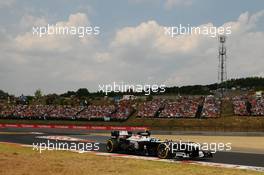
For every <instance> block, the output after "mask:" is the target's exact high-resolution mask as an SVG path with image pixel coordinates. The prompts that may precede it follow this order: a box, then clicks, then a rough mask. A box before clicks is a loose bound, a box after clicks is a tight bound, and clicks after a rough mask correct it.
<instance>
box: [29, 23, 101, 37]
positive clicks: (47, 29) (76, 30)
mask: <svg viewBox="0 0 264 175" xmlns="http://www.w3.org/2000/svg"><path fill="white" fill-rule="evenodd" d="M32 34H33V35H34V36H38V37H44V36H48V35H72V36H77V37H79V38H83V37H85V36H91V35H99V34H100V27H99V26H59V25H50V24H48V25H47V26H33V27H32Z"/></svg>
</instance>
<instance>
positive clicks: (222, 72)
mask: <svg viewBox="0 0 264 175" xmlns="http://www.w3.org/2000/svg"><path fill="white" fill-rule="evenodd" d="M225 43H226V36H224V35H221V36H219V44H220V46H219V49H218V59H219V65H218V83H219V85H220V86H219V88H220V89H221V98H222V97H223V96H224V82H225V81H226V80H227V73H226V46H225Z"/></svg>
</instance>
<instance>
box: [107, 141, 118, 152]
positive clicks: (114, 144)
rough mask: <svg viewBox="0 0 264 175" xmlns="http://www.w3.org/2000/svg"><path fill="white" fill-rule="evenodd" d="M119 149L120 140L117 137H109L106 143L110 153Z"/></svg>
mask: <svg viewBox="0 0 264 175" xmlns="http://www.w3.org/2000/svg"><path fill="white" fill-rule="evenodd" d="M117 149H118V142H117V140H116V139H109V140H107V143H106V150H107V152H109V153H113V152H116V151H117Z"/></svg>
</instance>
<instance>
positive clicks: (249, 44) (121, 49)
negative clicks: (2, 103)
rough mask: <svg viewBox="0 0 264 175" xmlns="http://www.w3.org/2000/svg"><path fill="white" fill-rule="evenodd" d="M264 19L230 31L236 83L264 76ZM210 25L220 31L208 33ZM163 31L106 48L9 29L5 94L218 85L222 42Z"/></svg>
mask: <svg viewBox="0 0 264 175" xmlns="http://www.w3.org/2000/svg"><path fill="white" fill-rule="evenodd" d="M25 19H28V21H29V23H28V26H30V25H33V24H35V23H45V22H46V21H48V20H47V19H45V18H36V17H32V16H27V17H23V20H24V21H27V20H25ZM263 19H264V13H263V11H260V12H258V13H255V14H249V13H248V12H245V13H243V14H241V15H240V16H239V17H238V19H237V20H235V21H229V22H226V23H225V24H223V26H228V25H231V26H232V35H231V36H229V37H228V38H227V49H228V50H227V51H228V52H227V53H228V76H229V77H242V76H252V75H263V69H264V67H263V65H264V59H263V56H264V50H263V45H264V31H263V30H259V29H258V26H259V24H260V23H261V21H262V20H263ZM90 23H91V22H90V21H89V18H88V17H87V16H86V15H85V14H82V13H76V14H72V15H70V16H69V18H68V20H66V21H58V22H56V23H55V24H59V25H76V26H77V25H84V24H90ZM29 24H30V25H29ZM205 25H206V26H213V24H212V23H208V24H201V25H200V26H205ZM163 27H164V26H162V25H160V24H159V23H158V22H156V21H153V20H152V21H145V22H142V23H140V24H139V25H137V26H130V27H124V28H120V29H119V30H117V32H116V33H115V35H114V36H113V38H112V39H110V42H109V43H103V44H102V43H100V40H99V38H94V37H92V38H87V39H84V40H82V39H79V38H78V37H70V36H65V37H55V36H46V37H43V38H38V37H36V38H35V37H33V36H32V34H31V32H26V33H20V34H18V35H17V36H10V35H8V33H7V32H6V31H5V30H4V29H1V30H0V46H1V47H0V53H1V55H0V77H1V81H2V83H1V88H3V89H4V90H7V91H9V92H13V93H15V92H16V93H17V94H19V93H22V92H25V93H33V92H34V90H35V89H37V88H39V87H41V88H42V89H43V90H44V91H45V92H64V91H65V90H68V89H77V88H79V87H88V88H89V89H92V90H97V89H98V84H102V83H111V82H113V81H116V82H121V81H123V82H128V83H134V84H135V83H142V84H143V83H155V84H158V83H164V82H165V83H166V84H167V85H173V86H175V85H187V84H206V83H214V82H216V80H217V64H218V59H217V49H218V43H217V39H216V38H211V37H206V36H199V35H186V36H185V35H183V36H179V37H177V38H170V37H168V36H166V35H164V28H163Z"/></svg>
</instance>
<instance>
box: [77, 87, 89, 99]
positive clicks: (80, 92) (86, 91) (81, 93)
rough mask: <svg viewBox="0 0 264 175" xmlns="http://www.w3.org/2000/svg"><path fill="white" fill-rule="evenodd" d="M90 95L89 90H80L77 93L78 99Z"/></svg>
mask: <svg viewBox="0 0 264 175" xmlns="http://www.w3.org/2000/svg"><path fill="white" fill-rule="evenodd" d="M89 94H90V93H89V91H88V89H87V88H80V89H78V90H77V91H76V95H77V97H88V96H89Z"/></svg>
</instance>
